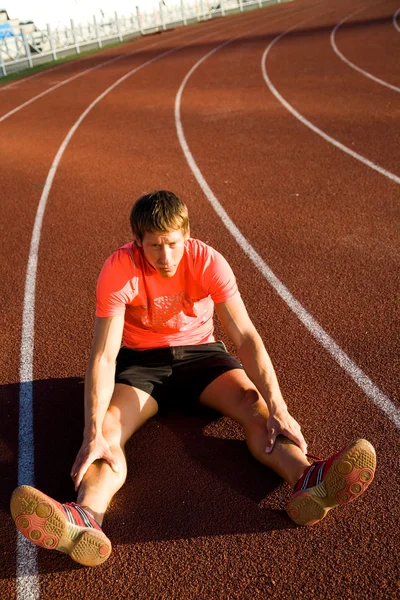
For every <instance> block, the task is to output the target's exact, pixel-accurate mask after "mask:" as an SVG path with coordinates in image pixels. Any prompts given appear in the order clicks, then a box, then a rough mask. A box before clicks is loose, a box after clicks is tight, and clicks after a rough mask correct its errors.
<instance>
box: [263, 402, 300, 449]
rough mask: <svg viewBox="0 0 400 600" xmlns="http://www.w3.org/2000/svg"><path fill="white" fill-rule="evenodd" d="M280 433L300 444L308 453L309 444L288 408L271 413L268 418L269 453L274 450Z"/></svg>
mask: <svg viewBox="0 0 400 600" xmlns="http://www.w3.org/2000/svg"><path fill="white" fill-rule="evenodd" d="M278 435H284V436H285V437H287V438H289V439H290V440H292V442H294V443H295V444H297V446H299V448H300V450H302V451H303V452H304V454H306V453H307V444H306V441H305V439H304V437H303V434H302V433H301V428H300V425H299V424H298V422H297V421H296V420H295V419H293V417H292V416H291V415H290V413H289V412H288V411H287V409H280V410H279V411H275V412H274V413H273V414H271V415H270V416H269V417H268V419H267V447H266V449H265V451H266V452H267V453H269V452H272V449H273V447H274V444H275V440H276V438H277V436H278Z"/></svg>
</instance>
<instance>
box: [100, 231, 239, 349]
mask: <svg viewBox="0 0 400 600" xmlns="http://www.w3.org/2000/svg"><path fill="white" fill-rule="evenodd" d="M237 294H239V291H238V288H237V285H236V279H235V276H234V274H233V272H232V269H231V267H230V266H229V264H228V263H227V261H226V260H225V258H224V257H223V256H222V255H221V254H220V253H219V252H217V251H216V250H214V249H213V248H211V247H210V246H208V245H207V244H205V243H204V242H201V241H200V240H195V239H192V238H190V239H188V240H187V242H186V244H185V250H184V254H183V257H182V260H181V262H180V263H179V266H178V269H177V271H176V273H175V275H174V276H173V277H170V278H165V277H162V276H161V275H159V273H157V271H156V270H155V269H153V268H152V267H151V266H150V265H149V263H148V262H147V261H146V259H145V258H144V255H143V252H142V250H141V249H140V248H139V247H138V246H137V245H136V244H135V243H134V242H131V243H129V244H126V245H125V246H122V248H119V250H117V251H116V252H114V254H112V255H111V256H110V258H108V259H107V260H106V262H105V264H104V266H103V268H102V270H101V273H100V276H99V279H98V282H97V290H96V316H97V317H113V316H119V315H124V316H125V323H124V332H123V338H122V339H123V344H124V345H125V346H128V347H130V348H137V349H142V350H145V349H146V350H147V349H149V348H160V347H165V346H187V345H197V344H205V343H208V342H213V341H215V338H214V324H213V313H214V304H218V303H220V302H227V301H228V300H232V299H233V298H234V297H235V296H236V295H237Z"/></svg>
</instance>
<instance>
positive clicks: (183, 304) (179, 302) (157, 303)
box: [127, 290, 200, 330]
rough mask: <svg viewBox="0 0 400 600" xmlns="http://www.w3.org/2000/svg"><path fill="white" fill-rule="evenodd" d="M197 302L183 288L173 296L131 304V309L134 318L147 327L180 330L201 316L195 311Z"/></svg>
mask: <svg viewBox="0 0 400 600" xmlns="http://www.w3.org/2000/svg"><path fill="white" fill-rule="evenodd" d="M195 302H196V301H195V300H193V299H192V298H190V296H189V294H188V293H187V292H186V291H185V290H182V291H181V292H179V293H178V294H174V295H172V296H159V297H158V298H149V299H148V304H147V306H146V305H144V304H140V305H139V306H138V305H136V306H135V305H133V306H132V305H131V306H130V307H129V310H130V312H131V314H132V316H133V318H134V320H135V321H136V322H138V321H139V322H140V323H141V324H142V326H144V327H146V328H149V329H158V328H162V329H165V328H166V327H167V328H168V329H170V330H180V329H182V327H184V326H185V325H188V324H189V323H190V322H191V321H192V320H193V319H196V318H197V317H199V316H200V315H199V314H196V313H198V311H195ZM197 303H198V302H196V304H197ZM127 308H128V307H127Z"/></svg>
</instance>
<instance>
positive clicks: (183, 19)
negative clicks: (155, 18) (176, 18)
mask: <svg viewBox="0 0 400 600" xmlns="http://www.w3.org/2000/svg"><path fill="white" fill-rule="evenodd" d="M181 13H182V21H183V24H184V25H187V19H186V15H185V4H184V0H181Z"/></svg>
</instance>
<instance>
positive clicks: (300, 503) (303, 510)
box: [286, 440, 376, 525]
mask: <svg viewBox="0 0 400 600" xmlns="http://www.w3.org/2000/svg"><path fill="white" fill-rule="evenodd" d="M375 468H376V454H375V450H374V448H373V446H372V445H371V444H370V443H369V442H368V441H367V440H357V441H356V442H353V443H352V444H350V445H349V446H347V448H345V449H344V450H343V451H342V452H341V453H340V454H339V455H338V456H337V457H336V459H335V460H334V461H333V463H332V464H331V466H330V467H329V469H328V471H327V473H326V475H325V477H324V480H323V481H322V482H321V483H320V484H318V485H316V486H314V487H312V488H310V489H307V490H305V491H299V492H296V494H294V495H293V496H292V498H291V499H290V501H289V502H288V504H287V506H286V512H287V513H288V515H289V517H290V518H291V519H292V520H293V521H294V522H295V523H297V524H298V525H314V524H315V523H318V521H321V520H322V519H323V518H324V517H326V515H327V513H328V512H329V511H330V510H331V509H332V508H335V507H336V506H339V505H342V504H347V503H348V502H352V501H353V500H355V499H356V498H358V497H359V496H361V494H363V493H364V492H365V490H366V489H367V487H368V486H369V485H370V484H371V482H372V480H373V479H374V473H375Z"/></svg>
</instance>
